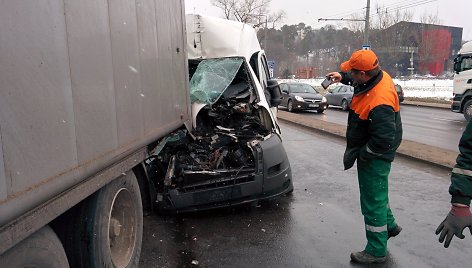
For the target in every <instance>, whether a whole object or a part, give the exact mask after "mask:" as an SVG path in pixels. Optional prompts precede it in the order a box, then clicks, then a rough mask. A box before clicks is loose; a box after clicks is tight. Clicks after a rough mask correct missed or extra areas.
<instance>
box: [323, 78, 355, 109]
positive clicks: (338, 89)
mask: <svg viewBox="0 0 472 268" xmlns="http://www.w3.org/2000/svg"><path fill="white" fill-rule="evenodd" d="M353 94H354V88H353V87H352V86H347V85H342V84H339V85H337V86H332V88H330V89H329V90H328V93H326V95H325V97H326V100H327V101H328V106H329V105H332V106H340V107H341V108H342V109H343V111H347V110H348V109H349V106H350V105H351V100H352V95H353Z"/></svg>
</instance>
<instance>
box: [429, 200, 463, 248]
mask: <svg viewBox="0 0 472 268" xmlns="http://www.w3.org/2000/svg"><path fill="white" fill-rule="evenodd" d="M466 227H469V231H470V234H472V213H471V212H470V208H469V207H460V206H457V205H452V207H451V211H449V214H448V215H447V217H446V219H444V221H443V222H441V224H440V225H439V226H438V228H437V229H436V234H439V233H441V235H440V236H439V243H442V242H443V241H444V239H446V240H445V242H444V247H445V248H447V247H449V244H450V243H451V240H452V238H453V237H454V235H456V236H457V237H459V238H460V239H464V237H465V236H464V235H463V234H462V231H463V230H464V229H465V228H466Z"/></svg>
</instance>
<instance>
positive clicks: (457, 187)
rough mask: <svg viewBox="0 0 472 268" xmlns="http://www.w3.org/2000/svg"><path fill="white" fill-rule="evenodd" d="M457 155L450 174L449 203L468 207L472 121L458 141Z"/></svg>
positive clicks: (471, 189)
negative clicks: (450, 196)
mask: <svg viewBox="0 0 472 268" xmlns="http://www.w3.org/2000/svg"><path fill="white" fill-rule="evenodd" d="M459 151H460V153H459V155H458V156H457V160H456V165H455V166H454V169H452V172H451V186H450V187H449V193H450V194H451V195H452V198H451V203H461V204H464V205H468V206H469V205H470V199H471V198H472V120H470V121H469V123H468V124H467V127H466V128H465V130H464V133H462V137H461V140H460V141H459Z"/></svg>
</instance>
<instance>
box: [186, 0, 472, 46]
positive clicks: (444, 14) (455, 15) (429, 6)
mask: <svg viewBox="0 0 472 268" xmlns="http://www.w3.org/2000/svg"><path fill="white" fill-rule="evenodd" d="M416 3H417V4H420V5H417V6H414V7H408V9H409V10H412V11H413V14H414V19H413V21H416V22H419V18H420V17H421V15H423V14H424V13H425V12H426V13H427V14H436V12H437V13H438V16H439V19H440V20H441V23H442V24H443V25H447V26H455V27H462V28H463V32H462V39H463V40H472V12H471V10H472V1H471V0H397V1H394V0H371V1H370V5H371V14H374V11H375V10H374V7H375V6H376V4H379V5H383V6H386V7H392V8H393V7H405V6H407V5H408V6H411V5H415V4H416ZM422 3H423V4H422ZM366 5H367V1H366V0H337V1H336V0H335V1H329V0H328V1H320V0H272V3H271V4H270V10H271V11H272V12H274V11H278V10H285V12H286V13H287V17H286V19H285V21H284V22H283V24H298V23H299V22H303V23H305V24H307V25H311V26H312V27H314V28H320V27H322V26H323V25H325V24H326V22H318V18H341V17H343V16H346V15H347V14H351V13H354V12H362V13H363V14H365V9H364V8H365V6H366ZM185 10H186V13H194V10H195V13H197V14H202V15H211V16H216V17H222V16H223V13H222V12H221V10H220V9H218V8H216V7H214V6H212V5H211V3H210V0H185ZM330 23H331V24H334V25H337V26H342V24H341V23H340V22H330ZM283 24H282V25H283ZM280 26H281V25H280Z"/></svg>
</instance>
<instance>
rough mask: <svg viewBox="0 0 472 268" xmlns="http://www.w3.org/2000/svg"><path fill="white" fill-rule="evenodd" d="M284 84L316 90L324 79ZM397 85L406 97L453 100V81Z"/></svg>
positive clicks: (412, 82) (434, 80)
mask: <svg viewBox="0 0 472 268" xmlns="http://www.w3.org/2000/svg"><path fill="white" fill-rule="evenodd" d="M278 81H279V83H282V82H300V83H307V84H310V85H312V86H314V87H316V88H319V87H320V84H321V82H322V81H323V78H315V79H278ZM393 81H394V82H395V83H396V84H399V85H400V86H402V88H403V92H404V94H405V97H416V98H435V99H443V100H450V99H451V98H452V82H453V80H452V79H410V80H400V79H393Z"/></svg>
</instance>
